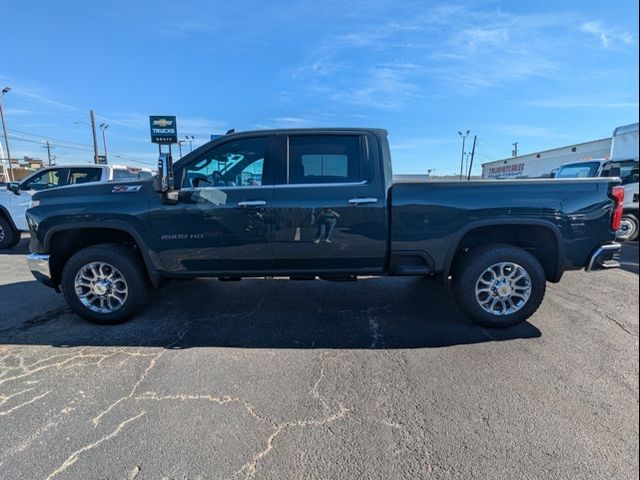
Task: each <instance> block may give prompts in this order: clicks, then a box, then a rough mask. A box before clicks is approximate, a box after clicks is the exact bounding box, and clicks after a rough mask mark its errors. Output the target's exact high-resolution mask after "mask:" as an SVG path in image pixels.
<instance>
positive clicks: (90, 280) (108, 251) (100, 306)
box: [62, 244, 148, 325]
mask: <svg viewBox="0 0 640 480" xmlns="http://www.w3.org/2000/svg"><path fill="white" fill-rule="evenodd" d="M147 289H148V282H147V277H146V273H145V271H144V265H143V264H142V261H141V260H140V258H139V257H138V256H137V255H136V253H135V252H134V251H133V249H132V248H130V247H128V246H126V245H119V244H102V245H96V246H92V247H87V248H85V249H82V250H80V251H79V252H77V253H76V254H75V255H73V256H72V257H71V258H70V259H69V260H68V261H67V263H66V265H65V266H64V270H63V272H62V291H63V293H64V297H65V299H66V300H67V303H68V305H69V307H70V308H71V310H73V311H74V312H75V313H76V314H78V315H80V316H81V317H83V318H84V319H86V320H89V321H90V322H93V323H97V324H103V325H106V324H115V323H121V322H124V321H126V320H128V319H129V318H131V317H132V316H133V315H134V314H136V313H137V312H139V311H140V310H142V308H143V307H144V304H145V301H146V295H147Z"/></svg>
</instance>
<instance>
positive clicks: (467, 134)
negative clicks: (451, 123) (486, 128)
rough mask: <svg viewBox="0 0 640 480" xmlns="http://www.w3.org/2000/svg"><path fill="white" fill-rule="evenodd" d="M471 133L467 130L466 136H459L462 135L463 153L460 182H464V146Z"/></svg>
mask: <svg viewBox="0 0 640 480" xmlns="http://www.w3.org/2000/svg"><path fill="white" fill-rule="evenodd" d="M470 133H471V130H467V131H466V133H465V134H464V135H463V134H462V132H458V135H460V138H462V153H461V154H460V181H462V177H463V171H464V144H465V141H466V140H467V136H469V134H470Z"/></svg>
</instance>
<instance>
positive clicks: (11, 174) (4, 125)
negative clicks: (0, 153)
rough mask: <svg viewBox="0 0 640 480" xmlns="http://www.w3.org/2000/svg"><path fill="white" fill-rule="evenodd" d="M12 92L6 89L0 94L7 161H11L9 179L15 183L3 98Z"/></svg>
mask: <svg viewBox="0 0 640 480" xmlns="http://www.w3.org/2000/svg"><path fill="white" fill-rule="evenodd" d="M10 91H11V87H4V88H3V89H2V92H1V93H0V120H2V131H3V132H4V144H5V146H6V147H7V159H8V160H9V177H10V181H11V182H13V180H14V176H13V165H12V164H11V152H10V151H9V137H8V135H7V123H6V122H5V120H4V110H3V109H2V98H3V97H4V96H5V95H6V94H7V93H9V92H10Z"/></svg>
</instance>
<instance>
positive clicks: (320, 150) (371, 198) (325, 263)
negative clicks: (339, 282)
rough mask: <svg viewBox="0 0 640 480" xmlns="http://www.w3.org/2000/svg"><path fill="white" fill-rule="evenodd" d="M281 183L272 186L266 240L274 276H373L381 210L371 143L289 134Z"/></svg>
mask: <svg viewBox="0 0 640 480" xmlns="http://www.w3.org/2000/svg"><path fill="white" fill-rule="evenodd" d="M285 141H287V142H288V144H287V148H283V149H281V150H280V151H282V152H288V154H287V153H283V154H282V155H283V156H284V157H286V158H281V159H279V162H280V164H281V165H285V169H286V176H283V177H286V179H284V184H280V185H276V186H275V187H274V196H273V202H272V205H273V218H274V226H273V241H274V253H275V258H276V262H277V264H278V267H279V269H282V270H289V271H292V272H295V271H299V272H308V273H323V272H328V273H332V272H336V273H338V272H340V271H342V272H348V273H358V272H362V273H365V272H367V273H379V272H382V271H383V269H384V263H385V255H386V248H385V246H386V243H385V242H386V232H387V230H386V229H387V227H386V205H385V197H386V195H385V187H384V185H383V182H382V178H383V175H382V172H380V171H379V168H380V162H379V160H378V158H379V157H378V155H379V152H378V146H377V142H376V140H375V137H373V136H370V137H369V136H367V135H362V134H358V133H353V134H349V133H348V132H344V133H340V134H335V135H333V134H326V133H322V134H317V135H314V134H304V135H290V136H289V137H288V139H286V140H285Z"/></svg>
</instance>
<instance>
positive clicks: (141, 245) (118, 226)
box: [44, 220, 160, 288]
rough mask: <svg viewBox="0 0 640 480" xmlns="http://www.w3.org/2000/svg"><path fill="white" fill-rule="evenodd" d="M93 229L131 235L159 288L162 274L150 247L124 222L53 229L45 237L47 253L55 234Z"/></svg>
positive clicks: (74, 224) (85, 224) (152, 279)
mask: <svg viewBox="0 0 640 480" xmlns="http://www.w3.org/2000/svg"><path fill="white" fill-rule="evenodd" d="M91 228H100V229H111V230H120V231H123V232H126V233H128V234H129V235H131V237H133V240H134V241H135V242H136V245H137V246H138V250H139V251H140V254H141V255H142V261H143V263H144V266H145V269H146V270H147V274H148V275H149V280H150V281H151V285H153V287H154V288H157V287H158V286H159V285H160V274H159V273H158V272H157V270H156V269H155V268H154V267H153V261H152V259H151V256H150V255H149V251H150V249H149V247H147V244H146V243H145V241H144V240H143V239H142V236H141V235H140V234H139V233H138V231H137V230H136V229H135V228H133V227H132V226H131V225H129V224H128V223H126V222H123V221H119V220H110V221H108V222H81V223H73V224H67V225H60V226H57V227H53V228H51V229H50V230H49V231H48V232H47V233H46V235H45V237H44V248H45V251H47V252H50V246H51V238H52V237H53V235H54V234H56V233H59V232H63V231H65V230H82V229H91Z"/></svg>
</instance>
